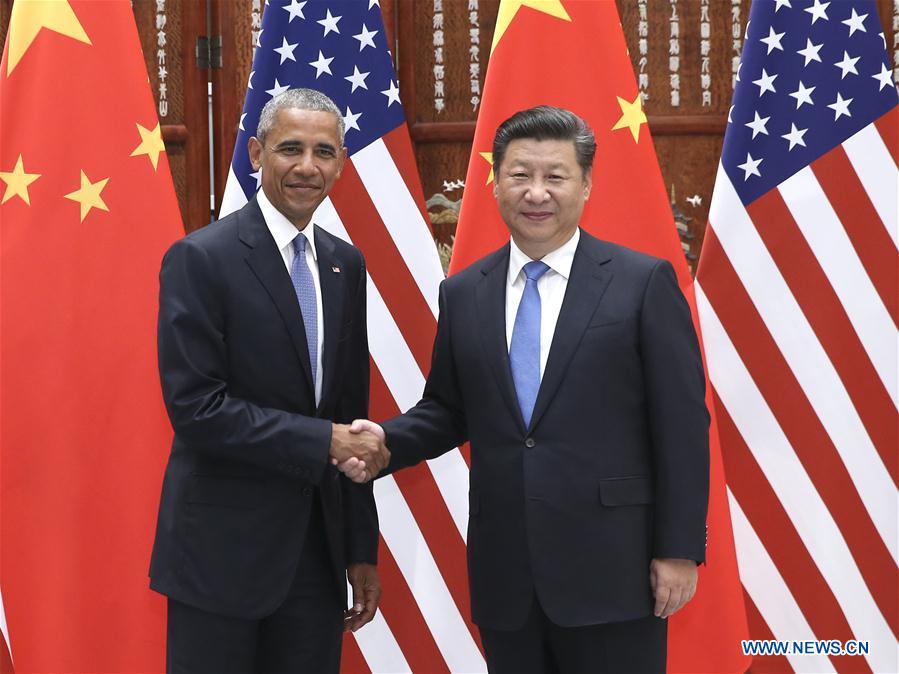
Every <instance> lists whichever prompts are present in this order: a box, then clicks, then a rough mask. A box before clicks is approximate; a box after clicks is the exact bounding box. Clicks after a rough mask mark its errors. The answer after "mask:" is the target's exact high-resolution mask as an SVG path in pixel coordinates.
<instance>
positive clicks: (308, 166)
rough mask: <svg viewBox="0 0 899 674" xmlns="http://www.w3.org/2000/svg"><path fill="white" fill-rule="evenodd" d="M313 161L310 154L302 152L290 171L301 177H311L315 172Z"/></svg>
mask: <svg viewBox="0 0 899 674" xmlns="http://www.w3.org/2000/svg"><path fill="white" fill-rule="evenodd" d="M314 159H315V158H314V157H313V155H312V153H311V152H304V153H302V154H301V155H300V156H299V157H297V158H296V161H295V162H294V164H293V167H292V170H294V171H296V172H297V173H300V174H302V175H311V174H313V173H315V171H316V168H315V161H314Z"/></svg>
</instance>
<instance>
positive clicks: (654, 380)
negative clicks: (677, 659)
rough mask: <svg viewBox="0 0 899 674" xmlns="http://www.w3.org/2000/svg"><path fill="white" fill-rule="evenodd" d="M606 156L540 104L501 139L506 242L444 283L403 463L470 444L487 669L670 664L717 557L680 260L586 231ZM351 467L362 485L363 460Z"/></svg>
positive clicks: (657, 668)
mask: <svg viewBox="0 0 899 674" xmlns="http://www.w3.org/2000/svg"><path fill="white" fill-rule="evenodd" d="M595 150H596V143H595V140H594V136H593V133H592V131H591V130H590V128H589V127H588V126H587V124H586V123H585V122H584V121H583V120H582V119H580V118H579V117H577V116H576V115H575V114H573V113H571V112H569V111H567V110H561V109H558V108H551V107H548V106H541V107H539V108H534V109H531V110H525V111H522V112H519V113H517V114H516V115H514V116H513V117H511V118H510V119H508V120H506V121H505V122H503V124H502V125H501V126H500V127H499V129H498V130H497V133H496V137H495V140H494V145H493V161H494V171H495V176H496V182H495V185H494V194H495V196H496V199H497V204H498V206H499V210H500V213H501V215H502V217H503V220H504V221H505V222H506V225H507V226H508V227H509V230H510V232H511V242H510V244H508V245H506V246H504V247H503V248H501V249H500V250H498V251H496V252H494V253H493V254H491V255H488V256H487V257H485V258H483V259H482V260H480V261H478V262H476V263H474V264H472V265H471V266H470V267H468V268H467V269H465V270H464V271H462V272H460V273H459V274H456V275H455V276H453V277H451V278H449V279H448V280H446V281H445V282H444V283H443V284H442V286H441V288H440V319H439V323H438V328H437V337H436V341H435V344H434V352H433V360H432V364H431V372H430V375H429V377H428V381H427V384H426V386H425V391H424V397H423V398H422V399H421V401H420V402H419V403H418V404H417V405H416V406H415V407H413V408H412V409H411V410H409V411H408V412H407V413H406V414H404V415H402V416H399V417H396V418H395V419H392V420H390V421H388V422H386V423H385V424H384V426H383V431H382V430H381V428H380V427H378V426H377V425H375V424H373V423H372V422H365V421H357V422H356V423H355V424H354V430H361V429H366V430H369V431H372V432H376V433H380V435H381V437H384V433H385V432H386V442H387V445H388V446H389V447H390V449H391V452H392V459H391V463H390V466H389V470H391V471H392V470H397V469H400V468H402V467H405V466H410V465H413V464H415V463H417V462H419V461H421V460H423V459H430V458H433V457H435V456H437V455H439V454H441V453H443V452H445V451H447V450H448V449H450V448H452V447H455V446H457V445H460V444H461V443H463V442H465V441H466V440H469V441H470V442H471V474H470V480H471V489H470V508H469V512H470V517H469V529H468V562H469V580H470V586H471V602H472V614H473V619H474V622H475V623H477V625H478V626H479V628H480V631H481V636H482V638H483V643H484V649H485V652H486V656H487V663H488V666H489V668H490V671H492V672H500V673H504V672H508V673H510V674H511V673H513V672H514V673H516V674H521V673H524V672H556V671H559V672H609V673H616V674H617V673H618V672H629V671H639V672H661V671H664V669H665V658H666V622H665V620H664V618H667V617H668V616H669V615H671V614H672V613H674V612H675V611H676V610H678V609H679V608H680V607H681V606H683V605H684V604H685V603H686V602H687V601H689V600H690V598H691V597H692V596H693V593H694V591H695V588H696V577H697V574H696V565H697V563H700V562H702V561H703V560H704V555H705V517H706V508H707V500H708V423H709V416H708V412H707V410H706V407H705V402H704V391H705V379H704V376H703V371H702V361H701V357H700V353H699V346H698V342H697V339H696V334H695V332H694V329H693V324H692V322H691V319H690V311H689V308H688V306H687V303H686V301H685V300H684V297H683V295H682V294H681V292H680V290H679V288H678V286H677V281H676V279H675V275H674V271H673V269H672V267H671V264H670V263H668V262H667V261H664V260H659V259H656V258H652V257H649V256H647V255H643V254H641V253H638V252H635V251H632V250H629V249H627V248H623V247H621V246H617V245H614V244H611V243H608V242H605V241H600V240H599V239H596V238H594V237H592V236H590V235H589V234H587V233H586V232H584V231H582V230H580V229H579V228H578V223H579V221H580V218H581V213H582V211H583V207H584V202H585V201H586V200H587V198H588V197H589V194H590V188H591V167H592V162H593V155H594V153H595ZM340 467H341V470H343V471H344V472H346V473H347V474H348V475H349V476H350V477H352V478H353V479H356V480H364V479H365V478H366V477H367V475H366V472H367V466H366V465H365V464H364V461H359V460H355V459H351V460H348V461H347V462H345V463H344V464H342V465H341V466H340Z"/></svg>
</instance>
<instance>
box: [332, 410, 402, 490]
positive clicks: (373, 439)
mask: <svg viewBox="0 0 899 674" xmlns="http://www.w3.org/2000/svg"><path fill="white" fill-rule="evenodd" d="M329 454H330V456H331V463H332V464H334V465H335V466H340V465H341V464H343V463H345V462H347V461H349V460H354V461H353V462H351V463H349V464H347V469H348V470H353V471H354V472H355V471H359V470H362V471H364V475H365V477H368V478H369V479H371V478H374V477H375V476H376V475H377V474H378V473H379V472H380V471H381V470H383V469H384V467H385V466H387V464H388V463H389V462H390V452H389V451H388V450H387V447H386V446H385V445H384V442H383V440H381V439H379V437H378V436H377V435H375V434H374V433H369V432H357V433H351V432H350V427H349V426H347V425H346V424H332V425H331V448H330V450H329ZM344 472H347V471H344ZM354 479H355V478H354ZM355 481H356V482H361V481H363V480H361V479H355Z"/></svg>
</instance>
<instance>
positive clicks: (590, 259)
mask: <svg viewBox="0 0 899 674" xmlns="http://www.w3.org/2000/svg"><path fill="white" fill-rule="evenodd" d="M610 259H611V256H610V255H609V254H608V252H607V251H606V250H605V249H604V246H602V243H601V242H600V241H598V240H597V239H595V238H593V237H591V236H590V235H588V234H587V233H586V232H584V231H581V240H580V242H579V243H578V247H577V251H576V252H575V255H574V260H573V262H572V265H571V274H570V275H569V277H568V286H567V288H566V290H565V298H564V300H563V301H562V309H561V311H560V312H559V319H558V320H557V321H556V330H555V333H554V334H553V341H552V345H551V346H550V349H549V357H548V358H547V361H546V369H545V370H544V372H543V379H542V381H541V383H540V390H539V392H538V393H537V401H536V403H535V404H534V413H533V414H532V415H531V425H530V428H529V429H528V430H530V429H533V428H534V427H535V426H536V425H537V423H538V422H539V421H540V417H541V416H542V415H543V413H544V412H545V411H546V408H547V406H548V405H549V402H550V401H551V400H552V399H553V396H554V395H555V393H556V390H557V389H558V388H559V385H560V384H561V383H562V379H563V378H564V376H565V371H566V370H567V369H568V364H569V363H570V362H571V358H572V357H573V356H574V352H575V351H576V350H577V347H578V344H580V341H581V337H582V336H583V334H584V330H586V329H587V325H588V324H589V322H590V319H591V318H592V317H593V314H594V313H595V311H596V307H597V306H598V305H599V302H600V300H601V299H602V296H603V293H605V291H606V288H607V287H608V285H609V281H611V280H612V272H611V271H610V270H609V269H608V268H607V267H604V265H605V264H606V263H607V262H608V261H609V260H610ZM507 360H508V359H507Z"/></svg>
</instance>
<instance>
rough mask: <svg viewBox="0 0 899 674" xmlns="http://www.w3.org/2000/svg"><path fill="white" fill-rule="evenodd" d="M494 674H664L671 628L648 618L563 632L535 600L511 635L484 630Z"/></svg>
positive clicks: (491, 669) (485, 649) (572, 628)
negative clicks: (526, 616) (631, 673)
mask: <svg viewBox="0 0 899 674" xmlns="http://www.w3.org/2000/svg"><path fill="white" fill-rule="evenodd" d="M480 632H481V640H482V641H483V643H484V651H485V654H486V656H487V669H488V670H489V671H490V672H491V674H580V673H583V674H624V673H625V672H633V673H637V672H639V673H641V674H643V673H647V674H663V673H664V671H665V658H666V657H667V646H668V643H667V638H668V623H667V621H665V620H661V619H659V618H656V617H655V616H652V615H651V616H648V617H646V618H640V619H639V620H629V621H626V622H616V623H605V624H602V625H588V626H586V627H560V626H558V625H556V624H554V623H553V622H552V621H551V620H550V619H549V618H548V617H547V616H546V614H545V613H544V612H543V609H542V608H541V606H540V602H539V601H537V599H536V597H535V598H534V602H533V604H532V606H531V612H530V614H529V615H528V619H527V621H526V622H525V624H524V625H523V626H522V627H521V628H520V629H517V630H513V631H510V632H505V631H500V630H491V629H483V628H481V629H480Z"/></svg>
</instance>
